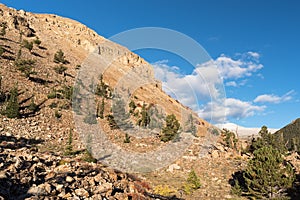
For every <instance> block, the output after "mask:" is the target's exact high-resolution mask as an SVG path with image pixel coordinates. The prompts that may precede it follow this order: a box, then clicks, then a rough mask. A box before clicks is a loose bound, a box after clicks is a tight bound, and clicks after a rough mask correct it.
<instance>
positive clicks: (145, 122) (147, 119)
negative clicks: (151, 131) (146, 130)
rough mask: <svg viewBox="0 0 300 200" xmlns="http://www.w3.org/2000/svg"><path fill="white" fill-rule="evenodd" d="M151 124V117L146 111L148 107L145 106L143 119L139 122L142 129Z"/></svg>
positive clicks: (142, 114)
mask: <svg viewBox="0 0 300 200" xmlns="http://www.w3.org/2000/svg"><path fill="white" fill-rule="evenodd" d="M149 123H150V116H149V113H148V111H147V109H146V105H145V104H143V107H142V111H141V118H140V119H139V120H138V125H139V126H142V127H147V126H148V125H149Z"/></svg>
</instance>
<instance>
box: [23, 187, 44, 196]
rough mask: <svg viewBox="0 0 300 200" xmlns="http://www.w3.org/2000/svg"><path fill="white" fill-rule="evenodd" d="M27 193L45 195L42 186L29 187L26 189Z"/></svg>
mask: <svg viewBox="0 0 300 200" xmlns="http://www.w3.org/2000/svg"><path fill="white" fill-rule="evenodd" d="M27 193H28V194H32V195H45V194H47V193H46V190H45V189H44V188H43V186H40V185H39V186H35V185H34V186H32V187H31V188H29V190H28V191H27Z"/></svg>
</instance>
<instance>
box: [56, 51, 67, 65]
mask: <svg viewBox="0 0 300 200" xmlns="http://www.w3.org/2000/svg"><path fill="white" fill-rule="evenodd" d="M53 62H55V63H62V64H67V63H68V61H67V60H66V59H65V54H64V52H63V51H62V50H61V49H60V50H58V51H57V52H56V53H55V54H54V58H53Z"/></svg>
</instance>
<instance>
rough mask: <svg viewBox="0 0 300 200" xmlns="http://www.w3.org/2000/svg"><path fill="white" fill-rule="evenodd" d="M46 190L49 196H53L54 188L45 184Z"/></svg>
mask: <svg viewBox="0 0 300 200" xmlns="http://www.w3.org/2000/svg"><path fill="white" fill-rule="evenodd" d="M44 189H45V191H46V192H47V193H48V194H51V191H52V186H51V185H50V184H49V183H45V184H44Z"/></svg>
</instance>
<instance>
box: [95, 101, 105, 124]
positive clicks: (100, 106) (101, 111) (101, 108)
mask: <svg viewBox="0 0 300 200" xmlns="http://www.w3.org/2000/svg"><path fill="white" fill-rule="evenodd" d="M104 105H105V104H104V98H102V100H101V103H100V102H98V105H97V117H100V118H101V119H103V118H104Z"/></svg>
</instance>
